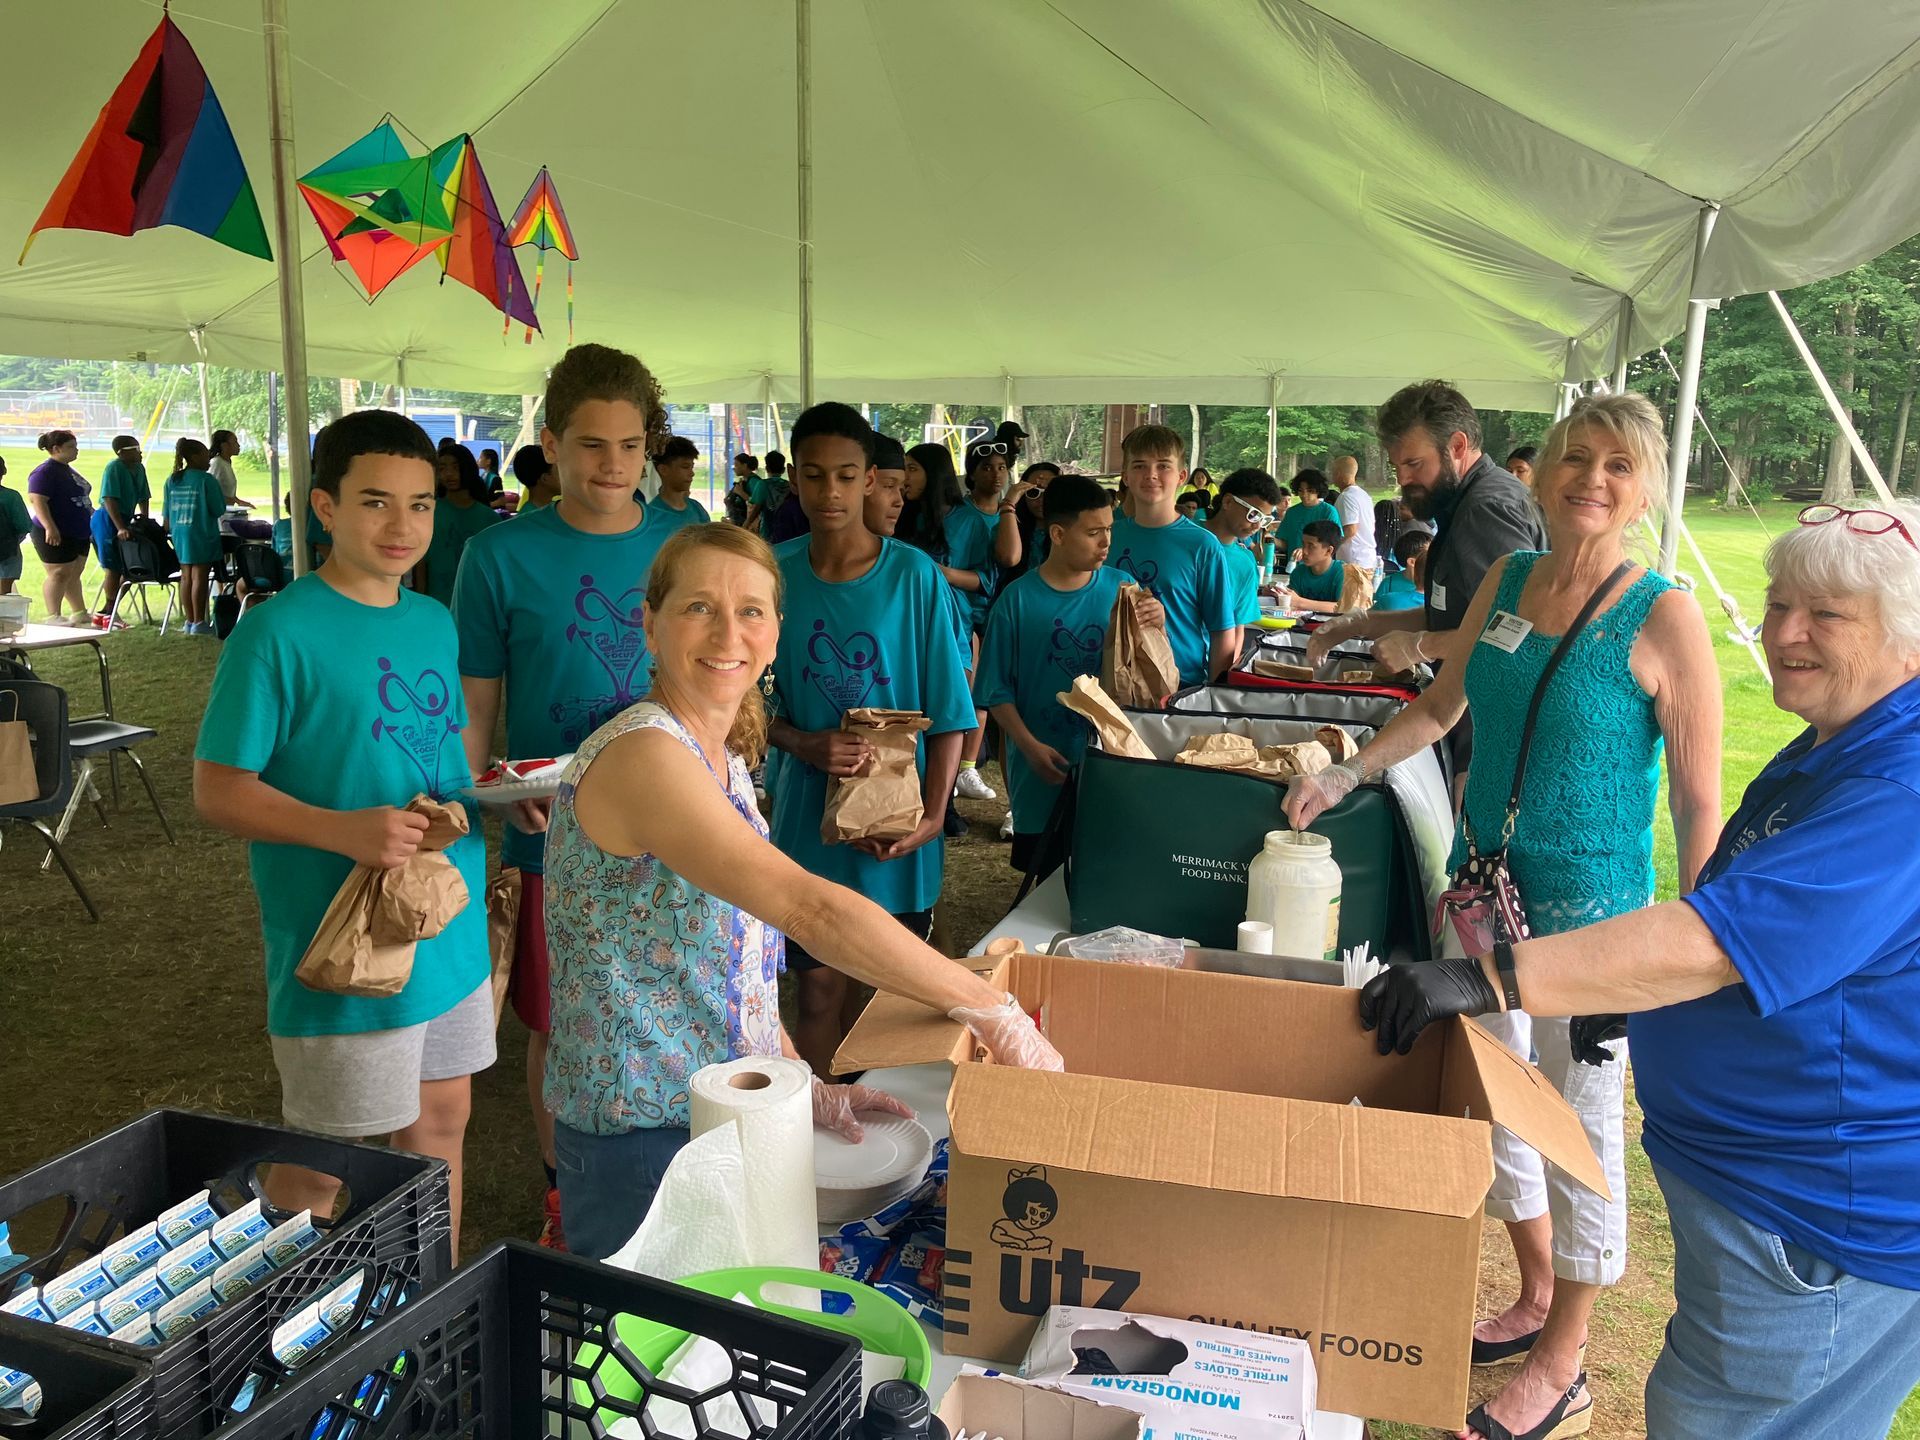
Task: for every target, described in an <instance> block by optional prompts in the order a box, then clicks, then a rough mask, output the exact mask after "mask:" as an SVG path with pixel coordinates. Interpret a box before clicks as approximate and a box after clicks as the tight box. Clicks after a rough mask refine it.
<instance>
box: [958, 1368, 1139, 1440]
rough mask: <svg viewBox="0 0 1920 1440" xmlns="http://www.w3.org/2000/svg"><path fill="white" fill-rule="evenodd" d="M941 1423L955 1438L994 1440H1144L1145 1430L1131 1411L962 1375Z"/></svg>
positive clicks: (1008, 1380) (1037, 1387)
mask: <svg viewBox="0 0 1920 1440" xmlns="http://www.w3.org/2000/svg"><path fill="white" fill-rule="evenodd" d="M940 1419H941V1422H942V1423H943V1424H945V1425H946V1427H947V1429H948V1431H949V1432H951V1433H952V1434H953V1435H955V1436H959V1435H961V1434H963V1433H964V1434H966V1435H969V1436H971V1435H975V1434H980V1433H984V1434H986V1435H988V1436H991V1437H992V1440H1141V1435H1142V1433H1143V1432H1144V1431H1145V1429H1146V1421H1144V1420H1142V1419H1141V1418H1140V1417H1139V1416H1138V1415H1136V1414H1135V1413H1134V1412H1133V1411H1131V1410H1123V1409H1121V1408H1120V1407H1119V1406H1117V1405H1102V1404H1099V1403H1098V1402H1097V1401H1093V1400H1084V1399H1082V1398H1080V1397H1079V1396H1077V1395H1067V1394H1064V1393H1062V1392H1061V1391H1059V1390H1052V1389H1048V1388H1047V1387H1045V1386H1043V1385H1029V1384H1027V1383H1026V1382H1025V1381H1023V1380H1014V1379H1011V1378H1008V1377H1005V1376H998V1375H993V1376H989V1375H962V1376H960V1378H959V1379H957V1380H955V1381H954V1382H953V1385H952V1387H951V1388H950V1389H949V1390H948V1391H947V1394H946V1398H945V1399H944V1400H942V1401H941V1402H940Z"/></svg>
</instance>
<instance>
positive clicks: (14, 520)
mask: <svg viewBox="0 0 1920 1440" xmlns="http://www.w3.org/2000/svg"><path fill="white" fill-rule="evenodd" d="M32 533H33V517H32V516H30V515H28V514H27V502H26V499H25V497H24V496H22V495H21V494H20V492H19V491H18V490H9V489H8V488H7V487H6V486H4V485H0V560H11V559H13V558H14V557H15V556H16V555H18V554H19V553H20V542H21V541H22V540H24V539H26V538H27V537H28V536H29V535H31V534H32Z"/></svg>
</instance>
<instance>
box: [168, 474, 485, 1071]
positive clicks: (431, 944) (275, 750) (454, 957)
mask: <svg viewBox="0 0 1920 1440" xmlns="http://www.w3.org/2000/svg"><path fill="white" fill-rule="evenodd" d="M208 478H209V479H212V477H211V476H209V477H208ZM458 658H459V645H458V642H457V641H456V640H455V638H454V633H453V621H452V620H450V619H449V618H448V617H447V612H446V611H445V610H443V609H442V608H441V607H440V606H438V605H435V604H432V603H431V602H429V601H428V600H427V599H425V598H424V597H423V596H420V595H416V594H414V593H413V592H412V591H409V590H402V591H401V592H400V595H399V599H398V601H397V603H395V604H393V605H390V606H387V607H385V608H379V607H375V606H371V605H362V604H360V603H359V602H357V601H354V600H349V599H348V598H347V597H346V596H344V595H342V594H340V592H339V591H337V590H335V589H334V588H333V587H332V586H331V585H329V584H328V583H327V582H326V581H325V580H324V579H322V578H321V577H320V576H318V575H306V576H302V577H301V578H300V579H298V580H296V581H294V582H293V583H292V584H291V585H289V586H288V587H287V588H286V589H285V590H284V591H282V592H281V593H280V595H279V596H277V597H276V598H275V600H274V602H273V603H272V604H271V605H261V606H257V607H254V608H253V609H250V610H249V611H248V612H247V614H246V615H245V616H244V617H243V618H242V619H241V621H240V623H239V625H238V626H236V627H235V628H234V632H233V634H232V635H230V636H229V637H228V638H227V642H226V645H225V646H224V648H223V649H222V651H221V655H220V664H219V668H218V669H216V670H215V671H214V675H213V690H212V693H211V694H209V695H208V697H207V712H206V716H205V718H204V719H202V720H201V722H200V742H199V744H198V745H197V746H196V747H195V748H194V757H195V758H196V759H199V760H207V761H211V762H212V763H213V764H215V765H229V766H232V767H233V768H234V769H236V770H251V771H253V772H254V773H255V774H257V775H259V777H260V778H261V779H262V780H263V781H265V782H266V783H267V784H268V785H271V786H272V787H273V788H274V789H276V790H278V791H280V792H281V793H283V794H286V795H291V796H292V797H293V798H294V799H296V800H300V801H304V802H305V803H306V804H308V805H317V806H320V807H322V808H323V809H327V810H361V809H365V808H367V807H369V806H374V805H405V804H407V803H408V802H409V801H410V800H412V799H413V797H414V796H416V795H430V796H432V797H433V798H435V799H437V800H449V801H450V800H452V799H454V798H455V797H456V796H458V795H459V793H460V792H461V791H462V790H464V789H465V788H466V787H467V785H468V784H469V783H471V780H472V776H471V774H470V773H469V772H468V770H467V757H466V751H465V750H464V749H462V748H461V742H460V731H461V728H462V727H463V726H464V725H465V724H466V719H467V711H466V702H465V701H464V699H463V698H462V697H461V694H460V673H459V670H458V668H457V664H456V662H457V660H458ZM467 818H468V823H469V824H470V825H471V826H472V830H471V832H470V833H469V834H468V835H466V836H465V837H464V838H462V839H461V840H460V841H458V842H457V843H456V844H455V845H454V846H453V848H452V849H451V850H449V851H448V852H447V854H448V858H449V859H451V860H452V861H453V862H454V864H455V865H456V866H458V867H459V870H460V876H461V878H462V879H463V880H465V881H466V884H467V905H466V908H465V909H463V910H462V911H461V912H460V913H459V914H458V915H456V916H454V918H453V922H452V924H450V925H448V926H447V928H446V929H445V930H443V931H441V933H440V934H439V935H437V936H436V937H434V938H433V939H431V940H422V941H421V942H420V943H419V945H418V946H417V947H416V948H415V950H414V956H413V975H412V977H411V978H410V979H409V980H408V981H407V984H406V987H405V988H404V989H402V990H401V991H400V993H399V994H398V995H390V996H386V997H383V998H379V999H374V998H369V997H365V996H355V995H328V994H323V993H321V992H320V991H318V990H309V989H308V988H307V987H306V986H304V985H302V984H301V983H300V982H299V981H298V980H296V979H295V978H294V970H295V969H296V968H297V967H298V966H299V964H300V957H301V956H302V955H304V954H306V950H307V946H308V945H309V944H310V943H311V942H312V940H313V935H314V932H315V931H316V930H317V929H318V928H319V926H320V919H321V917H322V916H323V915H325V914H326V911H327V906H328V905H329V904H331V903H332V901H333V897H334V895H335V894H337V893H338V891H339V889H340V886H341V884H342V882H344V881H345V880H346V878H347V876H348V874H349V873H351V872H352V870H353V861H351V860H349V859H347V857H346V856H344V855H336V854H334V853H333V852H332V851H329V850H316V849H313V848H311V847H309V846H305V845H270V844H267V843H265V842H263V841H254V842H253V843H252V844H250V845H249V846H248V852H249V858H250V861H251V865H252V871H253V888H254V891H255V893H256V894H257V895H258V896H259V898H260V928H261V931H262V933H263V935H264V937H265V940H266V968H267V1029H268V1031H269V1033H271V1034H274V1035H281V1036H302V1035H352V1034H359V1033H362V1032H364V1031H368V1030H392V1029H397V1028H399V1027H401V1026H405V1025H418V1024H421V1023H422V1022H424V1021H427V1020H431V1019H433V1018H434V1017H436V1016H438V1015H444V1014H445V1013H446V1012H447V1011H448V1010H450V1009H452V1008H453V1007H454V1006H455V1005H456V1004H458V1003H459V1002H460V1001H461V1000H463V999H465V998H466V997H467V996H468V995H470V994H472V993H473V991H474V989H475V988H476V987H477V986H479V985H480V984H482V983H483V982H484V981H485V980H486V978H487V975H488V971H489V968H490V967H489V961H488V955H487V914H486V901H485V895H486V883H487V855H486V845H485V842H484V841H483V840H482V839H481V834H480V817H479V815H478V813H477V812H476V811H474V810H472V809H469V810H468V816H467Z"/></svg>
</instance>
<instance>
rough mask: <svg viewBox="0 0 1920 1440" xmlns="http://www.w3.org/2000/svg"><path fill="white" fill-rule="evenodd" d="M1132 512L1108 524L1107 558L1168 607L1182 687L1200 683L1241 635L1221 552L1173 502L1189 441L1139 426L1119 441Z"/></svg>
mask: <svg viewBox="0 0 1920 1440" xmlns="http://www.w3.org/2000/svg"><path fill="white" fill-rule="evenodd" d="M1120 451H1121V457H1122V463H1123V464H1124V465H1125V467H1126V475H1127V493H1128V494H1130V495H1131V496H1132V497H1133V514H1132V515H1131V516H1125V515H1123V516H1120V517H1119V518H1117V519H1116V520H1115V521H1114V522H1113V551H1112V555H1113V558H1112V561H1111V562H1110V563H1112V564H1113V565H1114V566H1115V567H1117V568H1118V569H1121V570H1124V571H1126V572H1127V574H1128V575H1130V576H1132V577H1133V578H1134V579H1135V580H1137V581H1139V582H1140V584H1141V586H1142V587H1143V588H1144V589H1145V590H1146V591H1147V593H1148V594H1150V595H1152V596H1153V598H1154V599H1156V600H1158V601H1159V602H1160V603H1161V605H1163V606H1164V607H1165V608H1166V612H1167V616H1166V620H1167V643H1168V644H1169V645H1170V646H1171V647H1172V649H1173V658H1174V663H1175V664H1177V665H1178V666H1179V667H1180V683H1181V684H1182V685H1202V684H1205V683H1206V682H1207V681H1208V680H1210V679H1211V678H1212V677H1213V676H1216V675H1218V674H1220V673H1221V672H1222V671H1223V670H1225V669H1226V668H1227V666H1228V665H1230V664H1232V663H1233V659H1234V655H1235V650H1236V642H1237V641H1238V639H1239V636H1240V625H1239V621H1238V620H1236V619H1235V618H1234V613H1233V595H1232V585H1231V583H1230V581H1229V578H1228V574H1227V560H1226V556H1224V555H1223V554H1221V552H1220V546H1219V544H1218V543H1217V542H1216V541H1215V540H1214V538H1213V537H1212V536H1211V535H1209V534H1208V533H1207V532H1206V529H1205V528H1204V527H1202V526H1200V525H1195V524H1192V523H1190V522H1188V521H1187V520H1184V519H1183V518H1181V515H1180V512H1179V510H1178V509H1177V508H1176V506H1175V500H1176V498H1177V497H1178V496H1179V494H1180V492H1181V491H1182V490H1183V489H1185V488H1186V484H1187V442H1186V441H1184V440H1182V439H1181V438H1180V434H1179V432H1178V431H1176V430H1170V429H1168V428H1167V427H1166V426H1165V425H1141V426H1139V427H1138V428H1136V429H1135V430H1133V431H1132V432H1130V433H1129V434H1128V436H1127V438H1126V439H1125V440H1123V441H1121V442H1120Z"/></svg>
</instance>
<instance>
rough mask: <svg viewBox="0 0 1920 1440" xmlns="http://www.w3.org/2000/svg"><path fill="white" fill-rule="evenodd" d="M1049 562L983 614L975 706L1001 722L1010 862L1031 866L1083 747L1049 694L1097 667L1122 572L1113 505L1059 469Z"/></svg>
mask: <svg viewBox="0 0 1920 1440" xmlns="http://www.w3.org/2000/svg"><path fill="white" fill-rule="evenodd" d="M1041 516H1042V521H1043V523H1044V524H1045V526H1046V533H1047V537H1048V545H1049V548H1048V551H1047V558H1046V559H1045V560H1044V561H1043V562H1041V564H1040V565H1039V566H1038V567H1036V568H1035V569H1033V570H1030V571H1028V572H1027V573H1026V574H1025V575H1022V576H1021V577H1020V578H1019V579H1018V580H1016V581H1014V582H1013V584H1011V585H1009V586H1008V587H1007V589H1006V592H1005V593H1004V594H1002V595H1001V597H1000V599H999V601H998V602H997V603H996V604H995V605H994V607H993V613H992V614H991V615H989V616H988V617H987V635H986V640H985V641H984V642H983V643H982V645H981V647H980V668H979V670H978V671H977V672H976V673H975V675H974V680H973V697H974V703H975V704H976V705H978V706H979V707H980V708H981V709H983V710H986V711H987V712H988V713H989V714H991V715H992V716H993V718H994V719H995V720H996V721H998V722H999V725H1000V730H1001V733H1002V734H1004V735H1005V736H1006V737H1007V740H1008V741H1009V744H1008V745H1007V746H1006V749H1005V761H1006V773H1007V789H1008V792H1009V798H1010V799H1011V801H1012V805H1013V868H1014V869H1016V870H1020V871H1026V870H1028V869H1030V868H1031V867H1032V863H1033V861H1034V859H1035V858H1036V852H1037V850H1038V848H1039V843H1040V837H1041V834H1042V832H1043V831H1044V829H1045V827H1046V823H1047V816H1048V815H1049V814H1050V813H1051V812H1052V810H1053V805H1054V801H1055V799H1056V797H1057V796H1058V795H1059V793H1060V786H1061V785H1062V784H1063V783H1065V781H1066V779H1067V772H1068V771H1069V770H1070V769H1072V767H1073V766H1074V765H1076V764H1078V763H1079V760H1080V756H1081V754H1082V753H1083V752H1084V751H1085V750H1086V745H1087V734H1088V727H1087V722H1086V721H1084V720H1082V719H1081V718H1080V717H1079V716H1078V715H1075V714H1074V713H1073V712H1072V711H1071V710H1068V709H1067V708H1066V707H1065V706H1064V705H1062V704H1061V703H1060V702H1059V700H1058V699H1057V698H1056V697H1057V696H1058V695H1059V694H1060V692H1061V691H1063V690H1071V689H1072V688H1073V682H1074V678H1075V677H1076V676H1080V675H1098V674H1099V673H1100V650H1101V647H1102V646H1103V645H1104V644H1105V643H1106V638H1107V622H1108V621H1109V620H1110V619H1111V618H1112V615H1113V604H1114V600H1115V597H1117V596H1118V595H1119V593H1120V587H1121V586H1122V585H1124V584H1127V583H1129V582H1128V577H1127V576H1126V575H1125V574H1123V573H1122V572H1121V571H1119V570H1116V569H1114V568H1113V567H1112V566H1110V565H1108V564H1107V563H1106V560H1107V552H1108V549H1109V548H1110V546H1111V544H1112V541H1113V504H1112V502H1111V501H1109V500H1108V499H1107V492H1106V491H1105V490H1103V489H1102V488H1101V487H1100V484H1099V482H1098V481H1095V480H1091V479H1088V478H1087V477H1086V476H1084V475H1062V476H1060V477H1059V478H1058V479H1056V480H1055V481H1054V482H1053V483H1052V484H1050V485H1049V486H1047V492H1046V498H1045V501H1044V508H1043V509H1042V511H1041Z"/></svg>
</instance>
